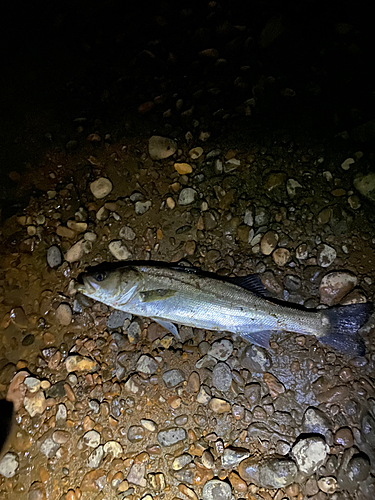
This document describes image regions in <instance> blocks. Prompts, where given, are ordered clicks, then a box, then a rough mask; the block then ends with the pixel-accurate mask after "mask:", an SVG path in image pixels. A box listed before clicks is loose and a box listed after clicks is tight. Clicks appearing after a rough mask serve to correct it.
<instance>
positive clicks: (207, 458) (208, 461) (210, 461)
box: [201, 450, 215, 469]
mask: <svg viewBox="0 0 375 500" xmlns="http://www.w3.org/2000/svg"><path fill="white" fill-rule="evenodd" d="M201 460H202V464H203V465H204V467H206V469H213V467H214V465H215V459H214V457H213V456H212V453H211V452H210V451H209V450H204V452H203V453H202V457H201Z"/></svg>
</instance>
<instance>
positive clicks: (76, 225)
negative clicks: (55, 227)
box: [66, 220, 87, 233]
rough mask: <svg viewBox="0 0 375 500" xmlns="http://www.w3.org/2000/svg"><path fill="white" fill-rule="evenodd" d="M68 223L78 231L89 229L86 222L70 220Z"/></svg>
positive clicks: (70, 227) (82, 231)
mask: <svg viewBox="0 0 375 500" xmlns="http://www.w3.org/2000/svg"><path fill="white" fill-rule="evenodd" d="M66 225H67V226H68V228H69V229H72V230H73V231H74V232H76V233H84V232H85V231H86V229H87V223H86V222H77V221H75V220H68V221H67V223H66Z"/></svg>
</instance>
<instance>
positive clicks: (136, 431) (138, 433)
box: [127, 425, 145, 443]
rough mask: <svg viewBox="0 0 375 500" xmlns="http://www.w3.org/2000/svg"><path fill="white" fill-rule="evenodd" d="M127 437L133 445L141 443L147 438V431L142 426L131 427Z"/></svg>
mask: <svg viewBox="0 0 375 500" xmlns="http://www.w3.org/2000/svg"><path fill="white" fill-rule="evenodd" d="M127 437H128V439H129V441H130V442H131V443H139V441H142V439H143V438H144V437H145V429H144V427H143V426H140V425H131V426H130V427H129V429H128V433H127Z"/></svg>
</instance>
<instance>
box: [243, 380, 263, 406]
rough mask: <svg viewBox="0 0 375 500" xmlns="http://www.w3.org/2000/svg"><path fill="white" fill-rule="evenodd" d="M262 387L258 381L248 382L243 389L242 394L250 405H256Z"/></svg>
mask: <svg viewBox="0 0 375 500" xmlns="http://www.w3.org/2000/svg"><path fill="white" fill-rule="evenodd" d="M261 392H262V388H261V386H260V384H259V383H258V382H254V383H252V384H248V385H246V386H245V389H244V396H245V398H246V399H247V400H248V401H249V403H250V405H251V406H254V405H257V404H258V403H259V402H260V397H261Z"/></svg>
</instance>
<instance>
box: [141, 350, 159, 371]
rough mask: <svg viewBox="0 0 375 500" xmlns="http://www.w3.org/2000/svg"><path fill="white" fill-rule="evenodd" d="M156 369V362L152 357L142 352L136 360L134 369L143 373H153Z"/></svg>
mask: <svg viewBox="0 0 375 500" xmlns="http://www.w3.org/2000/svg"><path fill="white" fill-rule="evenodd" d="M157 369H158V363H157V362H156V361H155V359H154V358H152V357H151V356H148V355H147V354H143V355H142V356H141V357H140V358H139V360H138V362H137V367H136V370H137V371H138V372H140V373H144V374H145V375H153V374H154V373H155V372H156V370H157Z"/></svg>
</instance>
